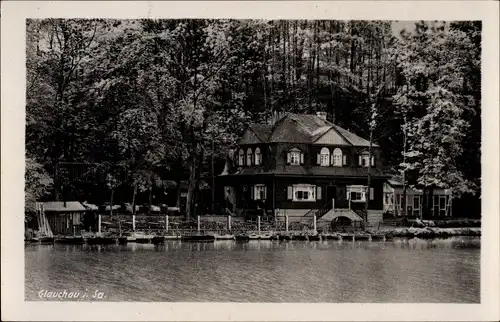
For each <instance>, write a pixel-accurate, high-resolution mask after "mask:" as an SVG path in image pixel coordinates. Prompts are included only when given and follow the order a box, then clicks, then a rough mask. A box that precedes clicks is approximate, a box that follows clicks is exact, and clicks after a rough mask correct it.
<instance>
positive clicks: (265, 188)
mask: <svg viewBox="0 0 500 322" xmlns="http://www.w3.org/2000/svg"><path fill="white" fill-rule="evenodd" d="M263 194H264V195H263V196H262V199H264V200H265V199H267V186H264V191H263Z"/></svg>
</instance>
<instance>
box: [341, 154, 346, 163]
mask: <svg viewBox="0 0 500 322" xmlns="http://www.w3.org/2000/svg"><path fill="white" fill-rule="evenodd" d="M346 164H347V155H343V156H342V165H346Z"/></svg>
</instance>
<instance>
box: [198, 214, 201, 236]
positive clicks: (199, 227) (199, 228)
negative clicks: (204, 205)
mask: <svg viewBox="0 0 500 322" xmlns="http://www.w3.org/2000/svg"><path fill="white" fill-rule="evenodd" d="M200 230H201V226H200V216H199V215H198V233H200Z"/></svg>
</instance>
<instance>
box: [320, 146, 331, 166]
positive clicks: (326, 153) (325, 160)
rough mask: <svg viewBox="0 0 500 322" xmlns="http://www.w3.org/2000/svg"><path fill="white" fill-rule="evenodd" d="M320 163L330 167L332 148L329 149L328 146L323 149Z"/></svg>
mask: <svg viewBox="0 0 500 322" xmlns="http://www.w3.org/2000/svg"><path fill="white" fill-rule="evenodd" d="M318 163H319V165H320V166H322V167H328V166H329V165H330V150H328V148H322V149H321V151H320V154H319V161H318Z"/></svg>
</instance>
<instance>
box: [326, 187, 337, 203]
mask: <svg viewBox="0 0 500 322" xmlns="http://www.w3.org/2000/svg"><path fill="white" fill-rule="evenodd" d="M335 195H336V188H335V186H326V203H327V205H328V206H329V207H330V208H331V207H332V199H335Z"/></svg>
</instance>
